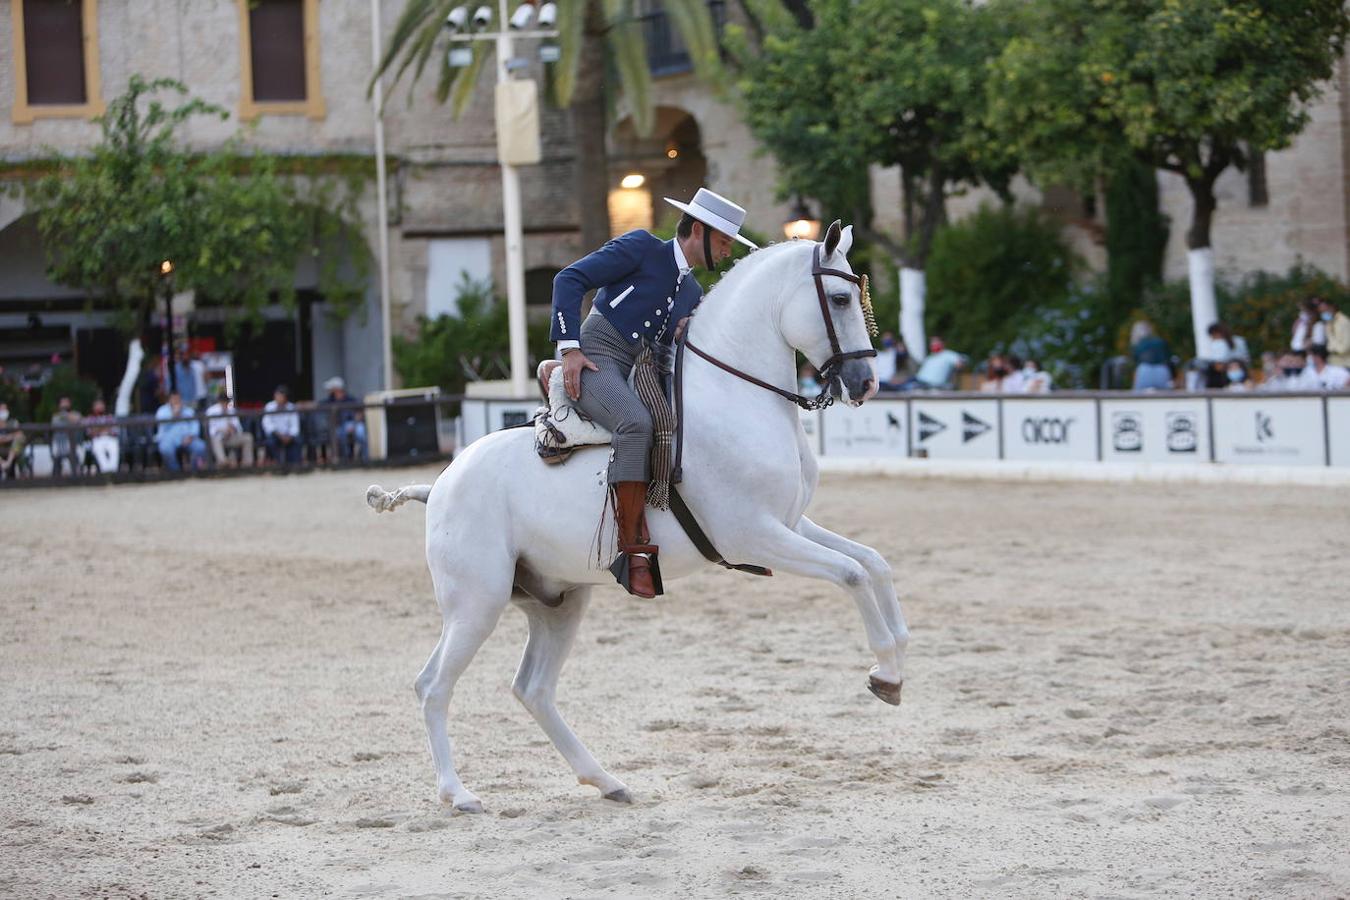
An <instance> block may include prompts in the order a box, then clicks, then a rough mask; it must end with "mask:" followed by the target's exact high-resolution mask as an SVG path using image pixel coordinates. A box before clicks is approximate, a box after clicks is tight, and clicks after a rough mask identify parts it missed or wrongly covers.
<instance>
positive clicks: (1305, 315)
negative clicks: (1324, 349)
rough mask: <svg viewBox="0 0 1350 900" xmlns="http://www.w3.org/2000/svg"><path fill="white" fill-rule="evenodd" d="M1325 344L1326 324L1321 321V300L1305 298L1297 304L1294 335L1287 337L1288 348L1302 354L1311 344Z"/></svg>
mask: <svg viewBox="0 0 1350 900" xmlns="http://www.w3.org/2000/svg"><path fill="white" fill-rule="evenodd" d="M1326 342H1327V324H1326V322H1323V321H1322V300H1321V298H1320V297H1305V298H1303V300H1302V301H1301V302H1300V303H1299V313H1298V318H1297V319H1295V320H1294V333H1293V334H1292V335H1290V337H1289V348H1290V349H1291V350H1297V351H1298V352H1300V353H1302V352H1304V351H1306V350H1307V349H1308V348H1309V347H1311V346H1312V345H1313V344H1325V343H1326Z"/></svg>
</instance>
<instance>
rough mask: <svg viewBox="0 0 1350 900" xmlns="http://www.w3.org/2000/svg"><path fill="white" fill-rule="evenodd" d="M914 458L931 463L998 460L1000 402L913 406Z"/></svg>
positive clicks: (933, 402)
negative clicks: (926, 458) (919, 457)
mask: <svg viewBox="0 0 1350 900" xmlns="http://www.w3.org/2000/svg"><path fill="white" fill-rule="evenodd" d="M909 427H910V434H912V435H913V438H914V445H913V446H914V449H913V454H914V455H915V456H927V457H929V458H930V459H998V401H997V400H919V399H915V400H913V401H912V402H911V403H910V426H909Z"/></svg>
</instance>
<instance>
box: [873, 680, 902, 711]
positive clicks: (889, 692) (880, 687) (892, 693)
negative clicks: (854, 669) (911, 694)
mask: <svg viewBox="0 0 1350 900" xmlns="http://www.w3.org/2000/svg"><path fill="white" fill-rule="evenodd" d="M904 686H905V683H904V682H903V681H902V682H900V683H898V684H891V683H890V682H889V681H882V680H881V679H880V678H877V677H876V676H875V675H872V676H869V677H868V679H867V689H868V690H869V691H871V692H872V693H873V694H875V695H876V698H877V699H878V700H880V701H882V702H883V703H889V704H890V705H891V706H899V705H900V689H901V688H902V687H904Z"/></svg>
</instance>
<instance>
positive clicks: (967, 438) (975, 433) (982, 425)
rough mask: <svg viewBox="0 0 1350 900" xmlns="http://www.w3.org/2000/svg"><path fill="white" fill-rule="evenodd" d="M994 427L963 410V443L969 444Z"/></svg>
mask: <svg viewBox="0 0 1350 900" xmlns="http://www.w3.org/2000/svg"><path fill="white" fill-rule="evenodd" d="M993 427H994V426H993V425H990V424H989V423H988V422H985V421H983V420H981V419H977V418H975V417H974V416H972V415H971V414H970V413H968V412H966V411H965V410H964V409H963V410H961V443H963V444H969V443H970V442H971V441H973V440H975V439H976V438H977V437H979V436H980V435H982V434H984V433H985V432H986V431H989V430H990V429H992V428H993Z"/></svg>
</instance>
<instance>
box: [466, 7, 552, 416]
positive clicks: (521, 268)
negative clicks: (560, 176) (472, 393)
mask: <svg viewBox="0 0 1350 900" xmlns="http://www.w3.org/2000/svg"><path fill="white" fill-rule="evenodd" d="M527 9H528V12H527ZM497 10H498V12H497V30H495V31H487V30H485V29H486V27H487V26H488V25H489V24H490V22H491V18H492V13H491V9H490V8H489V7H487V6H485V5H484V6H479V7H478V8H477V9H476V10H475V11H474V13H473V17H472V19H471V20H469V18H468V16H467V12H468V7H467V6H463V7H457V8H456V9H454V10H451V12H450V15H449V16H448V17H447V18H446V27H447V28H450V29H452V30H454V31H458V30H459V29H461V28H464V27H465V26H466V25H467V24H469V22H470V21H471V23H472V25H473V26H476V27H478V28H480V29H484V30H480V31H478V32H476V33H472V34H452V35H451V36H450V40H451V41H493V42H494V43H495V44H496V47H495V48H494V49H495V50H496V54H497V60H496V62H497V83H498V84H499V85H500V84H505V83H507V82H509V81H511V80H512V77H511V73H512V71H514V70H515V69H520V68H524V67H525V66H526V65H528V63H526V61H525V60H523V59H516V58H515V38H517V37H520V38H556V37H557V36H558V32H557V31H556V30H554V29H552V28H550V27H548V26H551V25H552V24H553V22H554V21H555V17H556V16H557V6H556V5H555V4H554V3H544V4H543V5H542V6H540V7H538V10H537V15H538V21H539V24H540V25H543V26H545V27H543V28H536V29H534V30H527V26H528V25H529V24H530V22H531V20H532V19H533V18H535V4H534V0H529V2H528V3H525V4H522V5H521V6H520V8H518V9H517V10H516V14H515V15H514V16H512V17H510V18H508V17H507V14H506V0H497ZM461 11H462V12H461ZM508 22H509V26H508V24H507V23H508ZM471 58H472V57H471V56H470V59H471ZM544 58H545V59H546V60H547V59H548V57H547V56H545V57H544ZM449 61H450V64H451V65H465V64H466V63H467V60H465V59H464V54H460V55H459V58H458V59H457V58H456V50H455V49H451V50H450V52H449ZM500 125H501V123H498V126H499V127H500ZM500 163H501V169H502V220H503V221H502V224H503V226H504V229H505V233H506V234H505V236H506V312H507V331H508V333H509V335H510V340H511V392H512V394H513V395H514V396H515V397H524V396H526V395H527V393H528V388H527V385H528V383H529V375H528V373H527V372H526V369H527V366H528V361H527V347H526V345H525V247H524V245H525V237H524V233H523V228H522V227H521V213H520V175H519V174H518V173H517V171H516V166H514V165H512V164H511V163H509V162H507V161H506V160H505V159H503V160H501V161H500Z"/></svg>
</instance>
